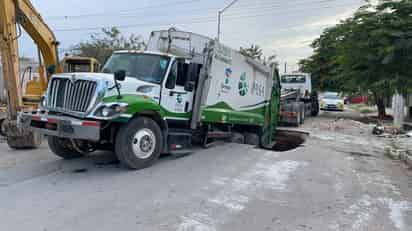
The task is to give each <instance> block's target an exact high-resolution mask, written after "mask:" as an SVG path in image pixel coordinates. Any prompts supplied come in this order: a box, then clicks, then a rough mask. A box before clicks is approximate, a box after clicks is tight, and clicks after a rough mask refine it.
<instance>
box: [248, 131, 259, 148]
mask: <svg viewBox="0 0 412 231" xmlns="http://www.w3.org/2000/svg"><path fill="white" fill-rule="evenodd" d="M259 140H260V138H259V136H258V135H257V134H255V133H248V132H247V133H245V144H249V145H255V146H257V145H259Z"/></svg>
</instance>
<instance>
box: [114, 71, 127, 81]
mask: <svg viewBox="0 0 412 231" xmlns="http://www.w3.org/2000/svg"><path fill="white" fill-rule="evenodd" d="M114 79H115V80H117V81H124V80H125V79H126V71H125V70H119V71H116V72H115V73H114Z"/></svg>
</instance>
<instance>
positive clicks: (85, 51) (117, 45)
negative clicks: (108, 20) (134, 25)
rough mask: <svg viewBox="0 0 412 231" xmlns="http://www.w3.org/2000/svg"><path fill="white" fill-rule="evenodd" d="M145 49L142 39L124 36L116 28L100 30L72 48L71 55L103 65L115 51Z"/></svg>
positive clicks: (134, 36)
mask: <svg viewBox="0 0 412 231" xmlns="http://www.w3.org/2000/svg"><path fill="white" fill-rule="evenodd" d="M144 48H146V43H145V42H144V41H143V39H142V37H140V36H136V35H134V34H132V35H130V36H129V37H126V36H124V35H123V34H122V33H121V32H120V30H119V29H118V28H116V27H113V28H110V29H102V32H101V33H97V34H93V35H91V37H90V39H89V40H88V41H85V42H80V43H79V44H76V45H74V46H73V47H72V49H71V53H72V54H73V55H79V56H84V57H93V58H96V59H97V60H98V61H99V62H100V63H105V62H106V60H107V59H108V58H109V57H110V55H111V54H112V53H113V52H114V51H117V50H141V49H144Z"/></svg>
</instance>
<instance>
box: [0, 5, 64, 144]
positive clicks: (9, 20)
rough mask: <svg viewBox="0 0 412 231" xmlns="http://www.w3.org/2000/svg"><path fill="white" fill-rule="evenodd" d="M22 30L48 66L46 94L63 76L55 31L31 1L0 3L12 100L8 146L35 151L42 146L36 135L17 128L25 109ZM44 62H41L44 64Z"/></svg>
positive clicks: (43, 82) (0, 48) (0, 39)
mask: <svg viewBox="0 0 412 231" xmlns="http://www.w3.org/2000/svg"><path fill="white" fill-rule="evenodd" d="M21 27H22V28H23V29H24V30H25V31H26V32H27V33H28V34H29V36H30V37H31V38H32V39H33V41H34V43H35V44H36V45H37V46H38V49H39V51H40V53H41V58H42V60H43V61H44V65H42V64H41V65H40V67H39V74H40V80H39V81H40V82H39V83H38V84H37V86H38V87H39V88H40V89H42V90H43V91H44V90H45V89H46V88H47V80H48V78H49V77H50V75H52V74H53V73H55V72H61V69H60V65H59V60H58V52H57V46H58V42H57V40H56V38H55V36H54V33H53V32H52V30H51V29H50V28H49V27H48V26H47V24H46V23H45V22H44V21H43V19H42V17H41V16H40V14H39V13H38V12H37V11H36V10H35V8H34V7H33V5H32V4H31V3H30V1H29V0H1V1H0V52H1V57H2V63H3V72H4V82H5V87H6V91H7V98H8V120H7V122H4V123H5V125H4V128H5V130H6V134H7V138H8V144H9V146H11V147H12V148H32V147H36V146H37V145H38V143H39V141H38V139H40V138H39V137H37V136H36V135H35V134H33V133H32V132H30V131H23V130H22V129H21V128H18V127H17V117H18V112H19V111H20V110H21V109H22V108H23V100H22V99H23V96H22V90H21V88H20V86H21V85H20V84H21V83H20V77H19V76H20V71H19V70H20V69H19V53H18V50H19V49H18V38H19V36H20V35H21ZM40 62H41V60H40Z"/></svg>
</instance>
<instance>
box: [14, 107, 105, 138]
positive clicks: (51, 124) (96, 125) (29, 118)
mask: <svg viewBox="0 0 412 231" xmlns="http://www.w3.org/2000/svg"><path fill="white" fill-rule="evenodd" d="M18 125H19V126H21V127H24V128H29V127H30V128H31V129H32V130H33V131H36V132H39V133H40V134H44V135H48V136H56V137H61V138H68V139H80V140H89V141H99V140H100V128H101V123H100V122H97V121H92V120H80V119H76V118H73V117H69V116H55V115H49V114H48V113H47V112H34V113H21V114H20V115H19V120H18Z"/></svg>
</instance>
